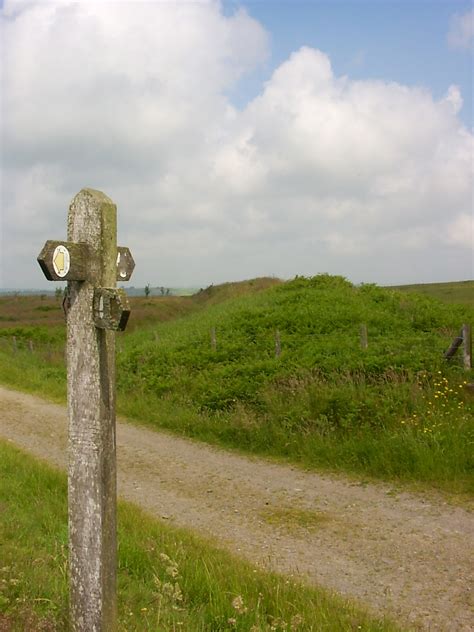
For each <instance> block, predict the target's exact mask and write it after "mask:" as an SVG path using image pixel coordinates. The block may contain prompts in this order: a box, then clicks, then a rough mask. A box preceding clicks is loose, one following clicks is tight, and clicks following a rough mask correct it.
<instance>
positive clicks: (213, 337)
mask: <svg viewBox="0 0 474 632" xmlns="http://www.w3.org/2000/svg"><path fill="white" fill-rule="evenodd" d="M211 349H212V350H213V351H216V349H217V338H216V328H215V327H211Z"/></svg>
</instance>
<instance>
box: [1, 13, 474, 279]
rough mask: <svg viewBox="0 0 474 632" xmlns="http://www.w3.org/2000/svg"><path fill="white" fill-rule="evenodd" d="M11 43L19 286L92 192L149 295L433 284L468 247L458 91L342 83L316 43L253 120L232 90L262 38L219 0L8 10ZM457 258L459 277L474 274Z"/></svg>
mask: <svg viewBox="0 0 474 632" xmlns="http://www.w3.org/2000/svg"><path fill="white" fill-rule="evenodd" d="M2 35H3V37H4V41H5V51H6V52H5V64H4V99H3V108H4V115H3V117H2V120H3V126H4V130H3V139H4V159H3V177H4V192H3V208H4V217H3V231H4V235H5V238H4V239H5V241H4V245H3V250H4V261H9V260H15V262H17V261H19V258H18V256H17V253H18V252H20V248H21V253H22V257H21V261H23V263H21V264H20V265H19V267H18V269H17V271H16V274H17V277H16V278H17V279H18V284H19V285H38V284H39V283H41V273H40V271H39V268H38V269H37V268H36V263H35V261H34V259H35V256H36V254H37V252H38V251H39V250H40V248H41V246H42V243H43V242H44V240H45V239H53V238H58V239H60V238H62V237H63V236H64V233H65V213H66V208H67V204H68V202H69V200H70V199H71V197H72V196H73V195H74V194H75V193H76V192H77V191H78V190H79V189H80V188H82V187H83V186H92V187H95V188H99V189H101V190H104V191H105V192H106V193H107V194H108V195H110V197H112V198H113V199H114V200H115V201H116V202H117V204H118V206H119V227H120V228H119V232H120V241H121V243H123V244H126V245H129V246H130V247H131V248H132V249H133V252H134V256H135V259H136V261H137V268H136V275H135V278H134V282H135V284H143V283H146V282H151V283H152V284H154V283H155V282H156V283H157V284H160V285H161V284H167V285H170V284H182V283H185V284H189V283H197V284H201V285H203V284H206V283H208V282H209V283H210V282H211V281H213V282H218V281H224V280H231V279H237V278H243V277H246V276H257V275H262V274H276V275H280V276H284V277H288V276H292V275H294V274H297V273H298V274H313V273H316V272H318V271H329V272H334V273H339V274H345V275H348V276H350V277H351V278H354V279H355V280H366V281H370V280H376V281H380V282H389V281H393V282H396V281H403V280H405V279H406V280H412V279H413V280H416V278H413V276H414V275H416V274H418V275H419V278H428V279H429V278H432V280H435V279H436V274H439V271H438V260H439V259H440V257H441V254H440V253H441V252H443V253H445V252H447V251H446V249H448V251H449V248H454V247H456V248H457V249H458V250H457V252H458V253H459V244H458V243H456V244H454V242H453V237H452V235H453V234H457V233H458V230H457V226H458V224H459V222H463V221H465V220H464V219H462V218H465V217H470V216H471V215H472V175H473V174H472V151H473V137H472V134H471V133H470V132H469V131H468V130H467V129H466V128H465V127H464V126H463V125H462V124H461V122H460V120H459V118H458V116H457V115H458V112H459V110H460V108H461V107H462V97H461V94H460V92H459V89H458V88H457V87H455V86H451V87H449V89H448V91H447V94H446V96H445V97H444V98H443V99H441V100H440V101H435V100H434V99H433V97H432V96H431V94H430V93H428V92H427V91H425V90H422V89H417V88H408V87H406V86H403V85H400V84H396V83H389V82H383V81H361V80H359V81H353V80H351V79H350V78H349V77H336V76H335V75H334V73H333V71H332V68H331V63H330V60H329V58H328V56H327V55H325V54H324V53H323V52H321V51H317V50H314V49H311V48H302V49H301V50H299V51H296V52H294V53H293V54H292V55H291V56H290V58H289V59H288V60H287V61H286V62H284V63H283V64H281V66H279V67H278V68H277V69H276V70H275V72H274V73H273V75H272V76H271V77H270V78H269V80H268V81H267V83H266V84H265V85H264V86H262V92H261V94H260V95H259V96H258V97H257V98H256V99H254V100H253V101H252V102H250V103H249V104H248V105H247V107H246V108H245V109H243V110H242V111H239V110H237V109H236V108H235V107H234V106H233V105H232V103H231V102H230V100H229V97H228V96H227V92H228V91H230V90H231V89H235V86H236V84H237V82H238V81H239V78H240V77H241V76H243V75H244V74H245V73H249V72H252V70H253V69H255V68H256V67H257V66H258V65H259V64H261V63H263V61H264V60H265V58H266V56H267V54H268V35H267V34H266V33H265V31H264V30H263V28H262V27H261V26H260V25H259V24H258V23H257V22H256V21H255V20H253V19H252V18H251V17H250V16H249V15H248V14H247V13H246V12H245V11H239V12H237V13H236V14H235V15H233V16H225V15H224V14H223V12H222V8H221V6H220V3H219V2H217V1H210V2H200V3H188V2H182V3H181V2H173V3H166V2H160V3H159V2H148V3H127V2H82V3H76V2H69V1H63V2H61V3H39V2H29V3H22V4H19V3H16V2H15V3H11V2H7V3H6V5H5V11H4V15H3V18H2ZM16 244H22V245H21V246H20V245H18V246H17V245H16ZM25 244H28V245H25ZM462 247H463V248H464V251H463V252H464V253H465V254H463V255H462V256H461V257H459V256H458V257H457V259H456V262H457V263H454V264H452V266H451V267H450V268H448V269H446V270H445V273H447V274H448V275H449V276H451V277H452V278H456V277H457V276H460V277H463V278H464V277H469V276H472V274H473V271H472V269H471V270H465V268H466V265H468V264H466V262H468V261H469V248H470V244H469V243H468V242H467V241H466V242H465V243H464V244H463V245H462ZM28 249H29V250H28ZM29 251H30V252H29ZM28 252H29V254H25V253H28ZM440 269H441V270H442V268H440ZM463 271H464V272H463ZM432 275H435V276H432ZM8 276H10V275H8ZM3 282H4V284H11V281H10V278H9V279H8V283H7V281H6V279H4V281H3Z"/></svg>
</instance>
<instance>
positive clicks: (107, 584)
mask: <svg viewBox="0 0 474 632" xmlns="http://www.w3.org/2000/svg"><path fill="white" fill-rule="evenodd" d="M116 235H117V219H116V206H115V204H114V203H113V202H112V200H111V199H109V198H108V197H107V196H106V195H104V194H103V193H101V192H100V191H94V190H92V189H83V190H82V191H81V192H80V193H78V194H77V195H76V197H75V198H74V200H73V201H72V203H71V206H70V208H69V215H68V240H70V241H71V242H81V243H86V244H88V248H89V252H90V259H89V262H88V274H87V279H86V280H84V281H68V290H69V300H70V307H69V312H68V318H67V329H68V341H67V359H68V416H69V485H68V494H69V565H70V609H71V623H72V629H73V630H74V632H114V630H116V625H117V623H116V619H117V616H116V610H117V604H116V557H117V553H116V551H117V544H116V449H115V333H114V332H113V331H108V330H105V329H98V328H97V327H96V326H95V324H94V314H93V298H94V289H95V288H97V287H109V288H112V287H115V285H116V275H117V272H116V260H117V241H116V239H117V237H116Z"/></svg>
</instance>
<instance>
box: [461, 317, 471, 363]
mask: <svg viewBox="0 0 474 632" xmlns="http://www.w3.org/2000/svg"><path fill="white" fill-rule="evenodd" d="M462 340H463V361H464V368H465V369H466V371H469V369H471V368H472V336H471V325H467V324H464V325H463V326H462Z"/></svg>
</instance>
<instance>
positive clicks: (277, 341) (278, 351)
mask: <svg viewBox="0 0 474 632" xmlns="http://www.w3.org/2000/svg"><path fill="white" fill-rule="evenodd" d="M280 356H281V338H280V332H279V330H278V329H277V330H276V332H275V358H279V357H280Z"/></svg>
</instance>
